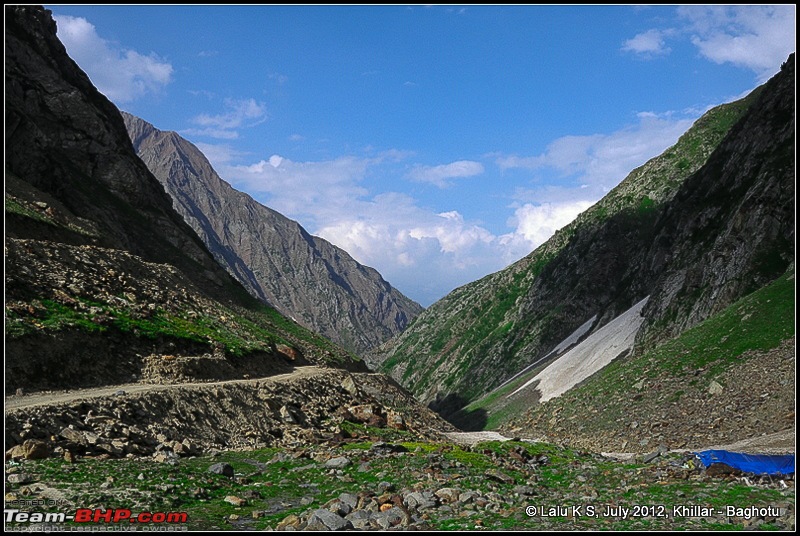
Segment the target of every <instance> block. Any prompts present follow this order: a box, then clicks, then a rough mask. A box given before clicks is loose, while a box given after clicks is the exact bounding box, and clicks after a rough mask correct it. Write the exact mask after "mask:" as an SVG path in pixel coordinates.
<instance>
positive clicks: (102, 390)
mask: <svg viewBox="0 0 800 536" xmlns="http://www.w3.org/2000/svg"><path fill="white" fill-rule="evenodd" d="M326 370H330V369H325V368H321V367H315V366H306V367H297V368H296V369H294V370H293V371H292V372H288V373H286V374H277V375H275V376H267V377H263V378H251V379H242V380H225V381H221V382H196V383H174V384H153V383H125V384H121V385H111V386H104V387H93V388H89V389H75V390H70V391H42V392H36V393H31V394H29V395H22V396H16V395H15V396H7V397H6V399H5V409H6V411H8V410H10V409H22V408H30V407H34V406H47V405H51V404H61V403H69V402H76V401H79V400H89V399H92V398H105V397H110V396H124V395H127V394H133V393H143V392H147V391H168V390H174V389H192V388H203V389H207V388H209V387H212V386H214V385H226V384H237V383H239V384H247V383H257V382H269V381H287V380H294V379H298V378H304V377H308V376H313V375H316V374H320V373H322V372H323V371H326ZM118 393H119V394H118Z"/></svg>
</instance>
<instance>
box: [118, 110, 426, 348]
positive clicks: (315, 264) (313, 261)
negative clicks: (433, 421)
mask: <svg viewBox="0 0 800 536" xmlns="http://www.w3.org/2000/svg"><path fill="white" fill-rule="evenodd" d="M123 118H124V120H125V126H126V127H127V129H128V134H129V135H130V138H131V140H132V141H133V145H134V148H135V149H136V151H137V154H138V155H139V157H140V158H141V159H142V161H144V163H145V164H146V165H147V167H148V168H149V169H150V171H151V172H152V173H153V175H155V177H156V178H158V180H159V181H160V182H161V184H163V185H164V188H165V189H166V191H167V192H168V193H169V195H170V196H171V197H172V202H173V205H174V207H175V210H177V211H178V213H179V214H180V215H181V216H183V218H184V220H186V222H187V223H188V224H189V225H191V227H192V228H193V229H194V230H195V231H196V232H197V234H198V236H200V238H201V239H202V240H203V242H204V243H205V245H206V246H207V247H208V249H209V251H211V252H212V253H213V254H214V256H215V258H216V259H217V260H218V261H219V263H220V264H221V265H222V266H224V267H226V269H227V270H228V271H229V272H230V273H231V275H233V276H234V277H235V278H236V279H237V280H238V281H239V282H241V283H242V285H244V287H245V288H247V290H248V291H249V292H250V293H251V294H252V295H253V296H255V297H257V298H259V299H261V300H263V301H265V302H267V303H270V304H271V305H273V306H274V307H275V308H276V309H277V310H278V311H280V312H281V313H282V314H284V315H286V316H289V317H291V318H293V319H294V320H296V321H297V322H299V323H300V324H302V325H303V326H305V327H307V328H309V329H311V330H314V331H316V332H318V333H321V334H322V335H324V336H325V337H327V338H329V339H330V340H332V341H334V342H336V343H338V344H341V345H342V346H344V347H345V348H347V349H349V350H351V351H353V352H355V353H357V354H361V353H364V352H366V351H367V350H369V349H371V348H373V347H375V346H377V345H379V344H381V343H382V342H384V341H386V340H387V339H389V338H391V337H392V336H394V335H397V334H398V333H400V332H401V331H403V329H405V328H406V326H407V325H408V323H409V322H410V321H411V320H412V319H413V318H414V317H416V316H417V315H418V314H419V313H420V312H421V311H422V307H420V306H419V305H418V304H417V303H415V302H413V301H412V300H410V299H409V298H407V297H405V296H404V295H403V294H401V293H400V292H398V291H397V290H396V289H394V288H392V287H391V285H389V283H387V282H386V281H385V280H384V279H383V278H382V277H381V275H380V274H379V273H378V272H377V271H376V270H374V269H372V268H369V267H366V266H363V265H361V264H359V263H358V262H356V261H355V260H354V259H353V258H352V257H351V256H350V255H349V254H348V253H347V252H345V251H344V250H342V249H340V248H338V247H336V246H334V245H332V244H330V243H329V242H327V241H326V240H323V239H321V238H318V237H315V236H311V235H310V234H308V233H307V232H306V230H305V229H303V227H301V226H300V225H299V224H298V223H297V222H295V221H292V220H290V219H288V218H286V217H284V216H283V215H281V214H279V213H278V212H276V211H274V210H271V209H269V208H267V207H265V206H264V205H262V204H260V203H258V202H257V201H255V200H254V199H253V198H252V197H250V196H249V195H247V194H244V193H242V192H239V191H237V190H235V189H233V188H232V187H231V186H230V185H229V184H228V183H227V182H225V181H224V180H222V179H221V178H220V177H219V175H217V173H216V172H215V171H214V169H213V168H212V167H211V164H210V163H209V162H208V160H207V159H206V157H205V156H204V155H203V154H202V153H201V152H200V150H198V149H197V147H195V146H194V145H192V144H191V143H189V142H188V141H187V140H185V139H183V138H182V137H180V136H179V135H178V134H176V133H175V132H163V131H160V130H158V129H156V128H155V127H153V126H152V125H151V124H149V123H147V122H145V121H143V120H142V119H139V118H137V117H135V116H133V115H130V114H127V113H123Z"/></svg>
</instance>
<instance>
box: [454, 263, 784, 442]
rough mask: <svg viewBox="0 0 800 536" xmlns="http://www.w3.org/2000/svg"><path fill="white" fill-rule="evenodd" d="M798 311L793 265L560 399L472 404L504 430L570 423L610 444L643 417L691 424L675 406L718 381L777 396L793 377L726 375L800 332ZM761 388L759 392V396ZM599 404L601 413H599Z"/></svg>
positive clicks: (685, 405) (688, 404)
mask: <svg viewBox="0 0 800 536" xmlns="http://www.w3.org/2000/svg"><path fill="white" fill-rule="evenodd" d="M794 310H795V275H794V267H792V268H791V269H790V270H789V271H788V272H787V273H785V274H784V275H782V276H781V277H780V278H778V279H777V280H775V281H774V282H773V283H771V284H769V285H767V286H766V287H763V288H761V289H759V290H758V291H756V292H753V293H752V294H749V295H747V296H745V297H744V298H742V299H740V300H738V301H736V302H735V303H733V304H732V305H730V306H728V307H727V308H726V309H725V310H723V311H722V312H721V313H719V314H717V315H715V316H712V317H710V318H708V319H707V320H705V321H704V322H702V323H700V324H698V325H697V326H695V327H693V328H692V329H689V330H687V331H685V332H684V333H683V334H681V335H680V336H679V337H677V338H675V339H672V340H670V341H668V342H666V343H664V344H662V345H660V346H658V347H655V348H651V349H647V348H640V349H638V351H635V352H634V353H632V354H631V355H630V356H628V357H625V358H622V359H619V360H616V361H614V362H612V363H611V364H610V365H608V366H607V367H605V368H604V369H603V370H601V371H600V372H598V373H597V374H595V375H594V376H592V377H591V378H589V379H588V380H587V381H585V382H584V383H583V384H581V385H579V386H577V387H575V388H574V389H572V390H570V391H569V392H567V393H565V394H564V395H562V396H561V397H559V398H555V399H552V400H549V401H548V402H546V403H544V404H541V405H534V406H533V407H531V408H526V407H524V406H521V405H520V404H519V403H518V401H515V400H513V399H505V402H506V403H498V399H503V398H504V394H505V393H506V392H507V391H509V390H510V389H508V388H504V389H503V392H497V393H492V394H491V395H489V396H487V397H485V398H484V399H482V400H481V401H478V402H476V403H475V404H473V405H472V406H471V407H470V408H469V409H470V410H472V411H480V410H484V411H487V412H489V413H494V414H495V415H496V416H495V417H494V418H490V422H491V424H492V425H495V426H497V425H499V424H503V422H502V421H504V420H505V421H506V422H505V423H504V424H505V425H506V426H505V427H506V428H515V427H519V426H522V427H524V428H525V429H527V430H537V431H539V432H541V433H545V434H550V433H553V432H554V431H555V430H556V429H557V428H564V427H565V428H566V430H561V434H560V435H562V436H567V437H572V438H573V439H575V438H588V437H594V438H603V437H605V438H606V439H607V440H608V441H609V443H610V442H611V441H613V436H615V435H620V434H622V435H626V436H629V437H635V436H636V434H635V433H634V432H631V431H630V430H629V429H628V427H629V425H630V423H631V422H632V421H634V420H637V417H639V418H648V419H651V420H655V421H659V420H661V419H663V420H665V421H676V420H677V422H676V424H677V425H678V426H679V427H682V428H685V429H692V428H693V427H694V424H693V421H692V418H693V417H691V416H689V417H687V416H685V415H684V416H682V417H681V419H675V418H674V415H673V410H674V411H681V410H682V409H686V410H690V409H691V410H692V411H694V410H695V408H697V407H698V406H699V407H702V401H703V400H705V399H707V398H708V397H710V396H711V395H710V394H709V393H708V386H709V385H711V384H712V382H717V383H718V384H719V385H720V386H721V387H722V388H723V389H727V390H730V391H731V392H732V393H736V392H737V391H738V390H741V391H747V390H748V389H751V387H752V389H755V387H754V385H755V384H756V381H758V382H759V384H760V385H772V386H773V388H774V389H770V391H771V392H772V393H773V397H774V396H775V394H776V392H777V390H778V388H777V386H779V385H781V384H785V383H786V382H787V381H788V380H789V379H788V378H785V377H781V376H780V373H779V371H778V370H774V371H773V373H774V375H775V377H774V378H772V379H769V378H768V379H767V380H768V381H765V379H764V378H756V377H755V376H758V375H759V374H760V373H759V372H756V371H757V369H755V368H753V372H752V374H751V375H752V376H753V377H754V378H753V384H752V385H732V384H731V382H730V380H728V379H727V378H730V377H731V375H730V373H731V372H732V371H734V370H735V369H740V370H742V369H744V370H745V371H746V367H755V365H756V364H757V363H758V361H759V359H762V358H763V356H764V355H765V353H766V352H768V351H770V350H773V349H775V348H778V347H779V346H781V345H782V343H784V342H785V341H787V340H789V339H791V338H792V337H793V336H794V333H795V323H794ZM521 381H522V380H520V382H521ZM761 394H762V393H761V392H760V391H759V392H758V393H755V396H756V397H760V396H761ZM695 399H698V400H700V402H701V404H699V405H698V403H697V400H695ZM665 401H666V404H665V403H664V402H665ZM742 401H743V402H745V401H744V399H742ZM744 405H745V406H747V405H749V404H747V403H744ZM600 408H602V411H598V409H600ZM670 408H672V409H670ZM751 409H752V408H751ZM729 413H730V411H729ZM671 415H673V416H672V417H671ZM676 415H678V414H676ZM588 416H591V418H587V417H588ZM732 416H733V415H730V417H732ZM771 417H772V418H774V421H772V423H770V424H767V427H768V428H769V429H770V430H771V431H777V430H779V429H780V424H779V420H778V419H779V417H780V415H773V416H771ZM578 422H580V430H577V429H575V430H571V429H570V425H569V423H578ZM565 423H566V425H565ZM676 435H679V434H676Z"/></svg>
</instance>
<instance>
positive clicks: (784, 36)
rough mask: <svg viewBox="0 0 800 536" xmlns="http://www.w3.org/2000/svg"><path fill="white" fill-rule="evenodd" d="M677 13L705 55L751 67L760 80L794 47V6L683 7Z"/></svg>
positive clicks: (721, 61) (779, 63) (776, 68)
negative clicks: (686, 23) (684, 21)
mask: <svg viewBox="0 0 800 536" xmlns="http://www.w3.org/2000/svg"><path fill="white" fill-rule="evenodd" d="M678 13H679V15H680V16H681V17H682V18H683V19H684V20H686V21H687V22H688V31H689V32H690V33H691V41H692V43H693V44H694V45H695V46H696V47H697V48H698V49H699V50H700V53H701V54H702V55H703V56H705V57H706V58H708V59H709V60H711V61H713V62H716V63H733V64H734V65H738V66H740V67H745V68H747V69H750V70H752V71H753V72H755V73H756V74H757V75H758V78H759V80H760V81H764V80H766V79H767V78H769V77H770V76H772V75H773V74H775V72H776V71H777V70H778V68H779V67H780V65H781V63H782V62H783V61H785V60H786V58H787V57H788V56H789V54H790V53H791V52H793V51H794V50H795V42H796V28H795V20H796V19H795V16H796V6H794V5H772V6H759V5H752V6H683V7H680V8H679V9H678Z"/></svg>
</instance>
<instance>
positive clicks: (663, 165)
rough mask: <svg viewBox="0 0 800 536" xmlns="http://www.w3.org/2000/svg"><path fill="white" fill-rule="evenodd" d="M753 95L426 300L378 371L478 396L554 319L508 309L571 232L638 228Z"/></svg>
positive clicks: (413, 384) (721, 109) (707, 118)
mask: <svg viewBox="0 0 800 536" xmlns="http://www.w3.org/2000/svg"><path fill="white" fill-rule="evenodd" d="M757 94H758V91H754V92H752V93H751V94H750V95H749V96H748V97H746V98H744V99H741V100H739V101H736V102H732V103H729V104H725V105H722V106H718V107H716V108H714V109H712V110H709V111H708V112H707V113H706V114H704V115H703V116H702V117H701V118H700V119H698V120H697V121H696V122H695V124H694V125H693V126H692V127H691V128H690V129H689V130H688V131H687V132H686V133H685V134H684V135H683V136H681V138H680V139H679V140H678V142H677V143H676V144H675V145H674V146H672V147H671V148H669V149H668V150H667V151H665V152H664V153H663V154H662V155H660V156H658V157H656V158H653V159H652V160H650V161H649V162H647V163H645V164H644V165H643V166H641V167H639V168H638V169H636V170H633V171H632V172H631V173H630V174H629V175H628V177H627V178H625V180H623V181H622V182H621V183H620V184H619V185H618V186H617V187H616V188H614V189H613V190H612V191H611V192H609V194H608V195H607V196H606V197H604V198H603V199H602V200H600V201H599V202H598V203H596V204H595V205H594V206H592V207H590V208H589V209H587V210H586V211H584V212H583V213H582V214H580V215H579V216H578V217H577V218H576V219H575V220H574V221H573V222H572V223H570V224H569V225H567V226H566V227H564V228H563V229H561V230H559V231H558V232H557V233H556V234H555V235H554V236H553V237H552V238H551V239H550V240H548V241H547V242H546V243H545V244H543V245H542V246H540V247H539V248H537V249H536V250H535V251H534V252H533V253H531V254H530V255H529V256H528V257H526V258H525V259H523V260H521V261H519V262H518V263H516V264H514V265H513V266H511V267H509V268H507V269H505V270H503V271H501V272H498V273H496V274H492V275H490V276H487V277H486V278H484V279H482V280H480V281H476V282H474V283H471V284H469V285H466V286H464V287H461V288H459V289H456V290H455V291H453V292H452V293H451V294H450V295H448V296H447V297H446V298H444V299H443V300H441V301H440V302H438V303H437V304H435V305H433V306H432V307H431V308H429V309H428V310H427V311H426V312H424V313H423V314H422V315H421V316H420V317H419V320H418V321H416V322H415V323H414V324H413V325H412V326H410V327H409V328H408V330H407V331H406V334H405V335H404V336H403V337H401V338H400V339H399V341H400V342H399V344H398V346H396V347H395V348H394V349H393V350H392V351H391V352H390V353H389V355H388V357H387V359H386V361H384V363H383V365H382V366H381V370H382V371H384V372H390V371H392V370H394V369H395V368H396V367H404V373H403V374H402V378H401V381H402V383H403V385H404V386H405V387H407V388H408V389H410V390H411V391H412V392H414V393H417V394H420V393H423V392H427V391H428V390H429V389H430V387H431V386H432V385H433V384H434V382H436V386H437V387H438V388H440V390H442V391H444V392H445V393H455V392H457V393H458V395H459V396H460V397H462V398H464V399H465V400H466V401H468V402H469V401H474V400H475V399H476V398H477V397H480V396H481V395H483V394H484V393H485V392H486V389H487V387H489V386H491V385H492V384H493V383H495V382H496V381H497V379H498V378H500V377H502V376H504V375H509V374H512V373H513V372H515V369H516V368H517V367H519V366H521V365H522V364H523V362H524V358H523V357H522V356H521V355H520V351H521V350H522V349H524V348H530V347H536V345H537V343H538V341H539V340H540V339H541V338H542V336H543V334H546V333H548V332H549V330H551V327H550V326H551V325H553V323H554V322H559V321H560V318H559V316H558V315H557V314H556V311H542V312H540V313H538V314H537V315H532V314H530V313H528V314H527V315H525V316H520V314H519V312H518V311H517V310H516V309H518V308H520V305H522V306H524V297H525V296H526V295H527V294H528V293H529V292H530V289H531V286H532V285H533V282H534V281H535V280H536V279H537V278H538V277H541V276H542V275H543V274H545V275H547V269H548V266H551V264H552V262H553V260H554V259H555V258H556V257H557V256H558V255H559V254H560V253H561V252H562V251H563V250H564V249H565V248H567V247H568V246H569V245H570V244H573V243H575V241H576V238H580V239H581V240H584V241H586V240H587V237H590V236H591V234H592V233H594V232H595V231H596V230H597V229H598V228H599V227H600V226H601V225H603V224H605V223H606V222H608V221H609V220H610V219H612V218H615V223H616V224H617V225H618V226H620V227H621V231H620V233H623V232H624V231H626V230H630V231H631V232H646V231H647V229H649V228H650V226H651V225H652V224H653V223H654V221H655V218H656V216H657V215H658V209H659V207H660V206H662V205H663V204H664V203H665V202H667V201H668V200H670V199H671V198H672V196H673V195H674V193H675V192H677V190H678V188H679V187H680V185H681V184H682V183H683V182H684V181H685V180H686V179H687V178H688V177H690V176H691V175H692V174H693V173H694V172H696V171H697V170H698V169H699V168H700V167H702V165H703V164H704V163H705V162H706V161H707V159H708V157H709V155H710V154H711V153H712V152H713V150H714V149H715V148H716V147H717V145H719V143H720V142H721V141H722V139H723V138H724V137H725V136H726V134H727V133H728V131H729V130H730V129H731V128H732V127H733V125H734V124H736V122H737V121H739V119H741V118H742V117H743V115H744V114H745V112H746V111H747V109H748V108H749V107H750V105H751V104H752V103H753V102H754V100H755V98H756V96H757ZM762 257H763V259H762V261H761V263H762V264H763V265H764V270H765V271H768V270H769V269H770V267H772V266H773V265H775V264H776V262H775V259H774V255H771V254H770V253H768V252H767V253H765V254H764V255H762ZM776 275H777V274H776ZM520 298H522V299H523V302H522V303H521V304H520V301H519V300H520ZM443 372H444V374H443ZM490 419H491V417H490ZM492 422H493V423H494V422H497V420H496V419H494V420H492Z"/></svg>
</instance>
